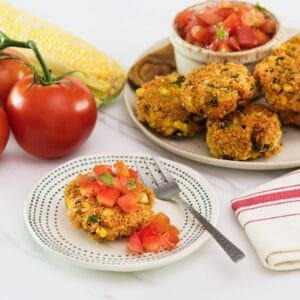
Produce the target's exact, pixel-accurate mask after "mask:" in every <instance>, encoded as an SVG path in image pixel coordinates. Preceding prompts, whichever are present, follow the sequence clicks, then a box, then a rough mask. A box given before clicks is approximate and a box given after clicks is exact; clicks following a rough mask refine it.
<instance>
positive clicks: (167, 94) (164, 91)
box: [158, 87, 170, 97]
mask: <svg viewBox="0 0 300 300" xmlns="http://www.w3.org/2000/svg"><path fill="white" fill-rule="evenodd" d="M158 90H159V92H160V93H161V94H162V95H163V96H164V97H167V96H170V92H169V91H168V90H167V89H166V88H164V87H160V88H159V89H158Z"/></svg>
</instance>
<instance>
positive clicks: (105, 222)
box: [64, 175, 155, 241]
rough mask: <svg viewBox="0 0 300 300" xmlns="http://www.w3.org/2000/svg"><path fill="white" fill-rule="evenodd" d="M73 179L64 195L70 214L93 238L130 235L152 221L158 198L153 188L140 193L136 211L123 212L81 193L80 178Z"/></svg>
mask: <svg viewBox="0 0 300 300" xmlns="http://www.w3.org/2000/svg"><path fill="white" fill-rule="evenodd" d="M81 176H82V175H78V177H77V179H75V180H72V181H71V182H70V183H69V184H68V185H67V187H66V189H65V193H64V198H65V204H66V206H67V208H68V217H69V219H70V220H71V222H72V223H73V224H74V225H75V226H76V227H77V228H82V229H83V230H85V231H87V232H88V233H89V234H90V236H91V238H92V239H94V240H98V241H102V240H104V239H106V240H115V239H117V238H122V237H127V236H130V234H131V233H132V232H134V231H136V230H139V229H140V228H141V227H142V226H143V225H145V224H146V223H148V222H149V220H150V218H151V217H152V216H153V211H152V207H153V205H154V201H155V195H154V193H153V191H152V190H151V189H149V188H147V187H145V188H144V191H143V192H141V194H140V195H141V197H140V201H139V202H138V208H137V209H136V210H135V211H133V212H123V211H122V210H121V209H120V207H118V206H114V207H105V206H103V205H100V204H99V203H98V201H97V199H96V198H95V197H87V196H82V195H81V193H80V189H79V184H78V182H79V179H80V177H81Z"/></svg>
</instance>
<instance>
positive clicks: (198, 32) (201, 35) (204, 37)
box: [191, 25, 209, 44]
mask: <svg viewBox="0 0 300 300" xmlns="http://www.w3.org/2000/svg"><path fill="white" fill-rule="evenodd" d="M191 34H192V36H193V38H194V39H195V40H196V41H197V42H199V43H201V44H206V43H207V42H208V38H209V35H208V31H207V30H206V29H205V28H203V27H201V26H200V25H196V26H194V27H193V28H192V30H191Z"/></svg>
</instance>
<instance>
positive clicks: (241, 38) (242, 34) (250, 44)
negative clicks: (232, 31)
mask: <svg viewBox="0 0 300 300" xmlns="http://www.w3.org/2000/svg"><path fill="white" fill-rule="evenodd" d="M237 39H238V42H239V44H240V46H241V48H243V49H250V48H254V47H256V46H257V40H256V37H255V34H254V30H253V29H252V28H251V27H248V26H239V27H238V28H237Z"/></svg>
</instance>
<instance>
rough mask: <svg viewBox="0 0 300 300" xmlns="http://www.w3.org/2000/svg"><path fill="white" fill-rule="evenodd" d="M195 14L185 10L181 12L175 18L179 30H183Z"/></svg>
mask: <svg viewBox="0 0 300 300" xmlns="http://www.w3.org/2000/svg"><path fill="white" fill-rule="evenodd" d="M193 15H194V12H193V11H192V10H184V11H182V12H179V13H178V14H177V16H176V18H175V23H176V25H177V28H178V29H179V30H181V29H183V28H184V27H185V26H186V25H187V23H188V22H189V21H190V20H191V19H192V17H193Z"/></svg>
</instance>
